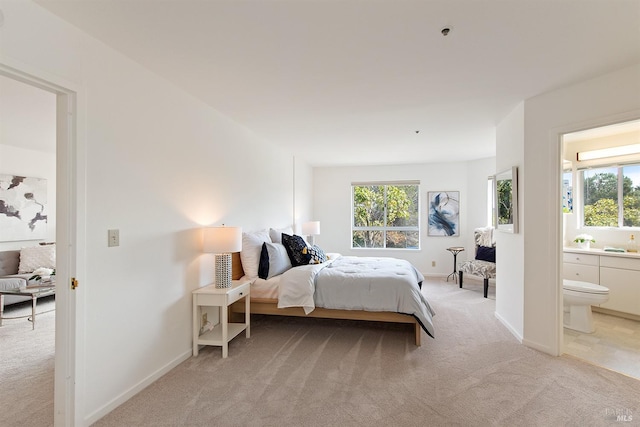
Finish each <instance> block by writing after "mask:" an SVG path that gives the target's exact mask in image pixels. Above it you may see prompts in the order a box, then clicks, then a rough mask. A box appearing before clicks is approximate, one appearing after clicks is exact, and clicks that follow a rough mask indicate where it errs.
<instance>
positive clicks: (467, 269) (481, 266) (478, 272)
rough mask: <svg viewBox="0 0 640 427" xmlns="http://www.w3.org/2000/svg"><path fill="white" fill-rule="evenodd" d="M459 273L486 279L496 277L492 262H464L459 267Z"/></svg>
mask: <svg viewBox="0 0 640 427" xmlns="http://www.w3.org/2000/svg"><path fill="white" fill-rule="evenodd" d="M460 271H462V272H463V273H466V274H472V275H474V276H482V277H485V278H488V279H493V278H495V277H496V264H495V263H494V262H489V261H482V260H477V259H476V260H473V261H466V262H465V263H464V264H462V265H461V266H460Z"/></svg>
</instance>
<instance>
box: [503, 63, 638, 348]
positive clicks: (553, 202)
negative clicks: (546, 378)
mask: <svg viewBox="0 0 640 427" xmlns="http://www.w3.org/2000/svg"><path fill="white" fill-rule="evenodd" d="M638 94H640V64H637V65H635V66H631V67H627V68H623V69H621V70H618V71H616V72H612V73H609V74H606V75H603V76H600V77H597V78H594V79H591V80H587V81H584V82H580V83H577V84H574V85H571V86H568V87H565V88H562V89H558V90H555V91H553V92H549V93H546V94H542V95H540V96H537V97H534V98H531V99H529V100H527V101H526V102H525V106H524V109H525V121H524V171H525V173H526V179H525V180H524V182H523V186H522V187H521V188H522V189H523V194H524V209H525V212H524V218H523V219H524V221H525V222H526V227H525V228H524V234H523V237H524V250H520V251H514V252H512V253H510V254H509V255H510V257H509V261H513V262H519V261H518V260H522V259H523V260H524V342H525V343H526V344H527V345H530V346H532V347H535V348H538V349H540V350H542V351H546V352H548V353H550V354H558V353H559V352H560V351H561V349H560V348H559V347H560V340H561V331H562V325H561V323H560V317H559V316H560V314H561V313H560V309H561V307H560V304H561V292H560V289H561V287H560V286H559V278H560V274H561V258H560V257H561V245H562V237H561V236H562V224H561V216H560V211H561V208H560V177H559V173H560V139H561V137H560V135H561V134H563V133H567V132H572V131H577V130H583V129H588V128H593V127H597V126H602V125H606V124H611V123H616V122H621V121H625V120H630V119H637V118H638V117H640V96H639V95H638ZM498 160H500V155H498ZM514 303H517V302H516V301H514Z"/></svg>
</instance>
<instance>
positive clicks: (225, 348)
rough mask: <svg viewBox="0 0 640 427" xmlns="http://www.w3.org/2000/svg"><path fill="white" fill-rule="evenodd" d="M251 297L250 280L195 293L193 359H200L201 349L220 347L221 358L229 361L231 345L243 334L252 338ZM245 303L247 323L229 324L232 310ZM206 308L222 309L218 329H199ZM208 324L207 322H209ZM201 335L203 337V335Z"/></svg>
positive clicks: (208, 287)
mask: <svg viewBox="0 0 640 427" xmlns="http://www.w3.org/2000/svg"><path fill="white" fill-rule="evenodd" d="M250 293H251V282H250V281H248V280H245V281H240V280H233V281H231V287H228V288H217V287H216V285H209V286H205V287H203V288H199V289H196V290H195V291H193V355H194V356H197V355H198V346H199V345H201V344H202V345H219V346H222V357H223V358H226V357H227V355H228V353H229V341H231V340H232V339H233V338H235V337H236V336H237V335H239V334H240V332H242V331H246V337H247V338H249V336H250V335H251V332H250V311H249V310H250V298H251V297H250ZM242 298H244V299H245V303H246V305H245V320H244V323H229V306H230V305H231V304H233V303H234V302H236V301H238V300H240V299H242ZM203 306H213V307H219V312H220V321H219V322H218V324H217V325H215V326H213V325H211V324H208V325H207V324H205V322H203V324H202V325H200V319H201V318H202V309H201V307H203ZM207 323H208V322H207ZM201 331H202V333H200V332H201Z"/></svg>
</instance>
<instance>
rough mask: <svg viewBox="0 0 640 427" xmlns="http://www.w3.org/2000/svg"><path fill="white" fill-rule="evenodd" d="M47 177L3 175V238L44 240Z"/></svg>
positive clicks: (0, 194) (0, 197)
mask: <svg viewBox="0 0 640 427" xmlns="http://www.w3.org/2000/svg"><path fill="white" fill-rule="evenodd" d="M46 231H47V180H46V179H41V178H31V177H24V176H18V175H0V241H3V242H9V241H18V240H38V239H44V238H45V236H46Z"/></svg>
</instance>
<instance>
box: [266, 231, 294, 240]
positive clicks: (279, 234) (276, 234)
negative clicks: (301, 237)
mask: <svg viewBox="0 0 640 427" xmlns="http://www.w3.org/2000/svg"><path fill="white" fill-rule="evenodd" d="M282 233H285V234H289V235H292V234H293V228H291V227H285V228H270V229H269V237H271V241H272V242H273V243H282Z"/></svg>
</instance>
